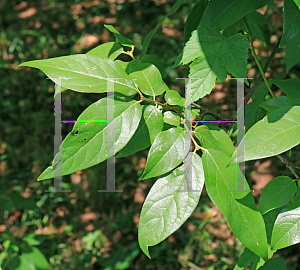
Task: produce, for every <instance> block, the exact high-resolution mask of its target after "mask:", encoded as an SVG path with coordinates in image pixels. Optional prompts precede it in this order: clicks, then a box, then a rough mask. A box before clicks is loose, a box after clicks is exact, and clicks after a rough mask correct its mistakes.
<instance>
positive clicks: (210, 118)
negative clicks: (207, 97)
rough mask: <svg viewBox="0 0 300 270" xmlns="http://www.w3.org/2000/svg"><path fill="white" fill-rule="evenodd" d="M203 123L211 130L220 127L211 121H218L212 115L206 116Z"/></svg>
mask: <svg viewBox="0 0 300 270" xmlns="http://www.w3.org/2000/svg"><path fill="white" fill-rule="evenodd" d="M203 121H204V123H205V125H206V126H207V127H208V128H209V129H210V128H212V129H213V128H214V127H219V124H218V123H213V122H211V121H216V118H214V117H213V116H212V115H210V114H206V115H204V117H203Z"/></svg>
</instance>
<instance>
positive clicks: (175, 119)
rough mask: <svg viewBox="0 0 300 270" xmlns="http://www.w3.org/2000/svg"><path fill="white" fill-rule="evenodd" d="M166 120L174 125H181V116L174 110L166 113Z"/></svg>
mask: <svg viewBox="0 0 300 270" xmlns="http://www.w3.org/2000/svg"><path fill="white" fill-rule="evenodd" d="M164 122H165V123H167V124H170V125H173V126H179V125H180V117H179V115H178V114H177V113H175V112H172V111H167V112H165V113H164Z"/></svg>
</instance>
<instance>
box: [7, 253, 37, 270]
mask: <svg viewBox="0 0 300 270" xmlns="http://www.w3.org/2000/svg"><path fill="white" fill-rule="evenodd" d="M10 266H11V267H12V269H15V270H37V269H36V268H35V266H34V265H33V264H32V263H31V262H28V261H27V260H26V258H25V256H22V255H21V256H18V257H13V258H11V262H10Z"/></svg>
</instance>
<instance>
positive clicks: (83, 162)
mask: <svg viewBox="0 0 300 270" xmlns="http://www.w3.org/2000/svg"><path fill="white" fill-rule="evenodd" d="M137 103H138V102H136V103H134V104H132V105H130V106H129V107H128V108H127V109H125V110H124V111H123V112H122V113H121V114H120V115H119V116H117V117H116V118H114V120H113V121H111V122H110V123H109V124H108V125H106V126H105V127H104V128H103V129H102V130H101V131H100V132H98V133H95V135H94V136H93V137H92V138H91V139H90V140H89V141H88V142H87V143H86V144H84V145H83V146H82V147H80V148H79V149H78V151H77V152H76V153H75V155H77V154H78V152H79V151H80V150H81V149H82V148H84V147H86V145H87V144H89V143H90V142H91V141H92V140H93V139H94V138H95V137H96V136H97V135H98V134H100V133H103V131H105V130H106V129H107V127H108V126H109V125H111V124H112V123H113V122H114V121H115V120H116V119H118V118H119V117H121V116H122V114H123V113H125V112H126V111H127V110H129V109H130V108H131V107H132V106H134V105H136V104H137ZM102 107H105V105H103V106H102ZM121 119H122V117H121ZM121 126H122V125H121ZM101 148H102V147H101ZM107 152H109V151H107ZM98 154H99V153H98ZM72 157H73V156H70V157H69V158H67V159H64V161H67V160H69V159H70V158H72ZM94 158H95V157H94ZM84 160H86V157H85V159H84ZM82 163H84V162H82ZM60 166H62V164H61V165H60ZM72 166H73V165H72ZM53 168H54V166H53Z"/></svg>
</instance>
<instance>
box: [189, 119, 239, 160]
mask: <svg viewBox="0 0 300 270" xmlns="http://www.w3.org/2000/svg"><path fill="white" fill-rule="evenodd" d="M195 135H196V137H197V138H198V140H199V141H200V143H201V146H202V147H203V148H205V149H212V150H218V151H221V152H223V153H225V154H226V155H227V156H229V157H231V156H232V154H233V153H234V150H235V149H234V146H233V144H232V141H231V139H230V138H229V137H228V135H227V134H226V132H225V131H224V130H223V129H221V128H218V127H214V128H212V127H211V129H208V127H207V126H205V125H202V126H199V127H197V128H196V129H195Z"/></svg>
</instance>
